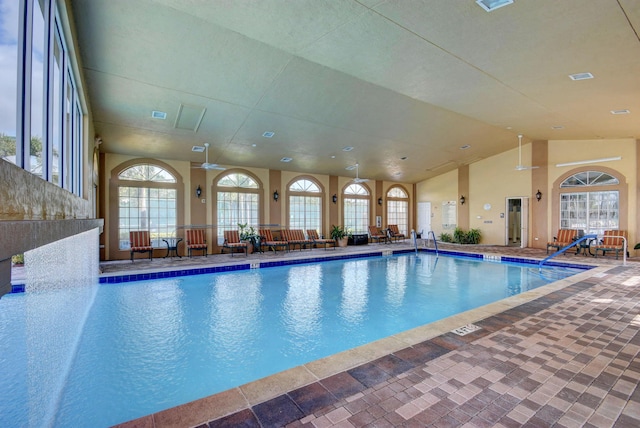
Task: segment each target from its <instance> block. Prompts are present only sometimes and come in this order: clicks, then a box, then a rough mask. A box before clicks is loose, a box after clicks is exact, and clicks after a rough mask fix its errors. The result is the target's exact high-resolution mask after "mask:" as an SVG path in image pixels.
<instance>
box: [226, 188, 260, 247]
mask: <svg viewBox="0 0 640 428" xmlns="http://www.w3.org/2000/svg"><path fill="white" fill-rule="evenodd" d="M258 208H259V197H258V194H257V193H239V192H218V201H217V216H218V218H217V225H218V244H219V245H222V243H223V242H224V231H225V230H238V224H239V223H242V224H245V223H246V224H247V225H248V226H253V227H256V228H257V227H258V224H259V218H258V212H259V209H258Z"/></svg>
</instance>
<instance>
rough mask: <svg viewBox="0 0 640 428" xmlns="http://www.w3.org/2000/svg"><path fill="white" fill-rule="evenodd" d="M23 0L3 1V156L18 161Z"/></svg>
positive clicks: (0, 22)
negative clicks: (19, 60)
mask: <svg viewBox="0 0 640 428" xmlns="http://www.w3.org/2000/svg"><path fill="white" fill-rule="evenodd" d="M19 9H20V2H18V1H15V0H0V157H2V159H5V160H7V161H9V162H12V163H16V124H17V118H16V104H17V102H18V101H17V96H18V89H17V82H18V77H17V76H18V27H19V25H18V23H19V16H20V14H19Z"/></svg>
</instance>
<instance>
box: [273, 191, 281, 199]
mask: <svg viewBox="0 0 640 428" xmlns="http://www.w3.org/2000/svg"><path fill="white" fill-rule="evenodd" d="M279 197H280V195H278V191H277V190H276V191H275V192H273V200H274V201H276V202H278V198H279Z"/></svg>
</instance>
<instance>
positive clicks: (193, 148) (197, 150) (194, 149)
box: [191, 146, 204, 153]
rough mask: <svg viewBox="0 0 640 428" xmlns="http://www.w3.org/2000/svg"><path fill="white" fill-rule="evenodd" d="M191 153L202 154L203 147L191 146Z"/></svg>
mask: <svg viewBox="0 0 640 428" xmlns="http://www.w3.org/2000/svg"><path fill="white" fill-rule="evenodd" d="M191 151H192V152H196V153H202V152H204V146H193V147H191Z"/></svg>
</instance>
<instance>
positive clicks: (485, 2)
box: [476, 0, 513, 12]
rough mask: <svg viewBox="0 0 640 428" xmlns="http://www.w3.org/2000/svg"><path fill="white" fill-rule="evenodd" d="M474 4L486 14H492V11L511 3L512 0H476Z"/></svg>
mask: <svg viewBox="0 0 640 428" xmlns="http://www.w3.org/2000/svg"><path fill="white" fill-rule="evenodd" d="M476 3H477V4H478V5H480V7H481V8H483V9H484V10H486V11H487V12H493V11H494V10H496V9H498V8H500V7H502V6H506V5H509V4H512V3H513V0H476Z"/></svg>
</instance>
